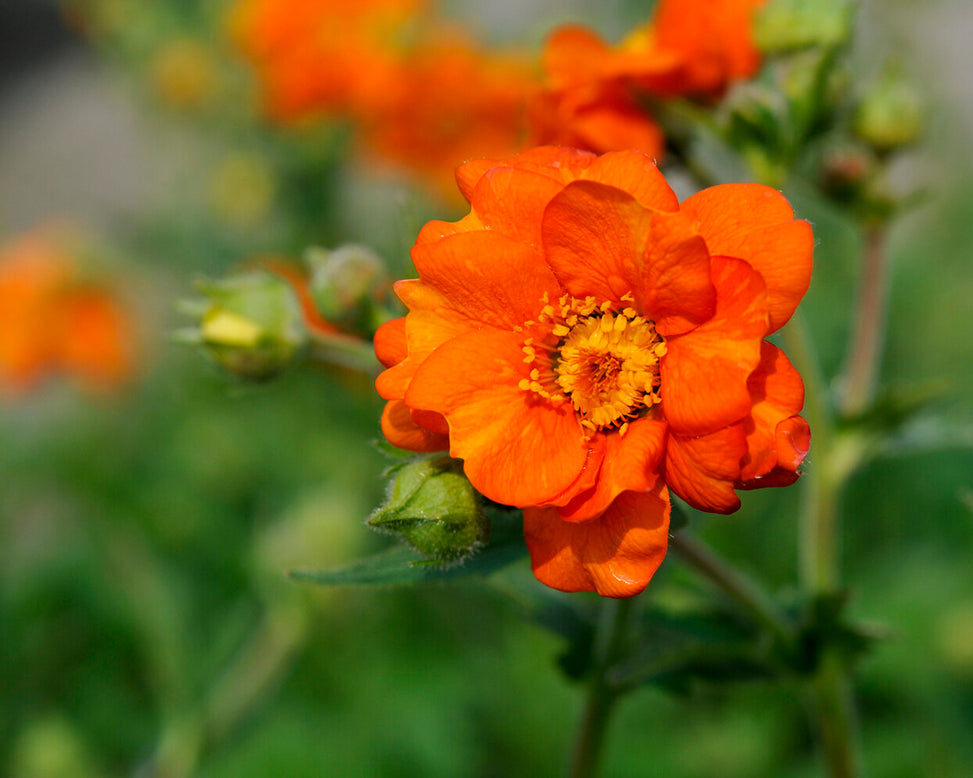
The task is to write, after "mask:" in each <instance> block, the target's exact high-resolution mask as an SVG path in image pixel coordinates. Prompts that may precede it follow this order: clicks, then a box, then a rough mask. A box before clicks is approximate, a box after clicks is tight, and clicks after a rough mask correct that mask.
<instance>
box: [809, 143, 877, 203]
mask: <svg viewBox="0 0 973 778" xmlns="http://www.w3.org/2000/svg"><path fill="white" fill-rule="evenodd" d="M875 168H876V160H875V155H874V153H873V152H872V151H871V149H869V148H867V147H864V146H863V145H862V144H860V143H859V144H852V143H842V144H838V145H834V146H831V147H829V148H827V149H826V150H825V151H824V155H823V157H822V159H821V174H820V184H821V188H822V189H823V190H824V191H825V192H826V193H827V194H828V195H830V196H831V197H833V198H834V199H836V200H838V201H840V202H848V201H853V200H855V199H856V198H857V197H858V196H859V195H860V194H861V193H862V192H863V190H864V189H865V187H866V186H867V185H868V183H869V182H870V181H871V180H872V178H873V176H874V175H875Z"/></svg>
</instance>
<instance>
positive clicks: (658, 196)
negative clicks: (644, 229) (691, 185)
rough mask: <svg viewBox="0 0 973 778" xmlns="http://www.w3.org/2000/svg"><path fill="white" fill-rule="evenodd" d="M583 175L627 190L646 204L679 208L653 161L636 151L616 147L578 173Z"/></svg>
mask: <svg viewBox="0 0 973 778" xmlns="http://www.w3.org/2000/svg"><path fill="white" fill-rule="evenodd" d="M581 178H582V179H587V180H589V181H597V182H599V183H601V184H608V185H610V186H614V187H616V188H618V189H621V190H622V191H625V192H628V193H629V194H630V195H632V197H634V198H635V199H636V200H638V201H639V203H640V204H641V205H642V206H643V207H645V208H651V209H653V210H657V211H678V210H679V199H678V198H677V197H676V193H675V192H673V191H672V189H671V188H670V186H669V184H668V182H667V181H666V179H665V177H664V176H663V175H662V173H660V172H659V168H658V167H657V166H656V164H655V161H654V160H653V159H652V158H651V157H649V156H647V155H646V154H643V153H641V152H638V151H615V152H611V153H608V154H604V155H602V156H600V157H598V158H597V159H596V160H595V161H594V162H592V163H591V167H589V168H588V169H587V170H585V171H584V172H583V173H582V174H581Z"/></svg>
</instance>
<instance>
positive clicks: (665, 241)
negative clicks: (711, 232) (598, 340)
mask: <svg viewBox="0 0 973 778" xmlns="http://www.w3.org/2000/svg"><path fill="white" fill-rule="evenodd" d="M639 271H640V276H639V279H638V281H637V285H636V288H635V290H634V291H635V300H636V304H637V308H638V310H639V312H641V313H645V314H647V315H648V316H649V317H651V318H652V319H653V320H654V321H655V324H656V328H657V329H658V331H659V333H660V334H661V335H663V336H665V337H669V336H672V335H678V334H680V333H683V332H687V331H688V330H690V329H692V328H693V327H696V326H697V325H699V324H700V323H702V322H704V321H706V320H707V319H710V318H711V317H712V316H713V313H714V311H715V309H716V287H715V286H714V285H713V278H712V268H711V262H710V255H709V252H708V251H707V250H706V243H705V242H704V241H703V239H702V238H700V237H699V236H698V235H696V234H695V232H693V231H692V229H691V228H690V225H689V222H688V221H687V220H686V218H685V217H684V216H682V214H669V213H655V214H653V215H652V219H651V224H650V229H649V237H648V241H647V243H646V246H645V251H644V253H643V254H642V261H641V263H640V266H639Z"/></svg>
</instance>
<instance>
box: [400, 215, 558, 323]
mask: <svg viewBox="0 0 973 778" xmlns="http://www.w3.org/2000/svg"><path fill="white" fill-rule="evenodd" d="M412 260H413V262H415V265H416V269H417V270H418V271H419V275H420V276H421V278H422V282H423V284H425V285H428V286H431V287H432V288H433V289H435V290H436V291H437V292H439V293H440V294H441V295H442V296H443V297H444V298H445V300H446V304H447V305H448V307H449V308H451V309H452V310H454V311H457V312H458V313H460V314H462V315H464V316H466V317H468V318H470V319H472V320H474V321H478V322H482V323H484V324H487V325H491V326H498V327H504V328H510V329H512V328H513V327H517V326H520V325H522V324H523V323H524V322H525V321H528V320H529V319H532V318H534V317H536V315H537V313H538V312H539V310H540V306H541V303H540V300H541V298H542V296H543V295H544V294H545V293H546V294H547V295H548V296H550V297H556V296H557V294H558V293H559V287H558V284H557V281H556V280H555V278H554V275H553V273H552V272H551V270H550V268H549V267H548V266H547V265H546V264H545V262H544V260H543V258H542V256H541V254H540V252H539V251H537V249H535V248H534V247H532V246H529V245H526V244H524V243H518V242H517V241H515V240H512V239H511V238H508V237H506V236H504V235H501V234H498V233H496V232H493V231H486V230H483V231H479V232H465V233H458V234H456V235H450V236H447V237H445V238H443V239H442V240H440V241H438V242H436V243H427V244H424V245H421V246H420V245H417V246H415V247H413V249H412Z"/></svg>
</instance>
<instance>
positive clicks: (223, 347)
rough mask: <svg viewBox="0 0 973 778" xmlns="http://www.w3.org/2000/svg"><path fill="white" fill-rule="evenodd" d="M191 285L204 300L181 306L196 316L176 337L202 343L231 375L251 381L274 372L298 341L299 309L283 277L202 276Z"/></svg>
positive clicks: (300, 336)
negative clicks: (196, 323) (195, 325)
mask: <svg viewBox="0 0 973 778" xmlns="http://www.w3.org/2000/svg"><path fill="white" fill-rule="evenodd" d="M196 286H197V288H198V289H199V291H200V292H202V293H203V295H205V299H204V300H201V301H194V302H191V303H188V304H185V305H183V310H184V311H185V312H186V313H189V314H190V315H193V316H196V317H198V318H199V327H198V329H188V330H183V331H182V332H181V333H179V335H178V337H179V339H180V340H182V341H184V342H190V343H195V344H198V345H201V346H202V347H203V348H204V349H205V351H206V352H207V353H208V354H209V356H211V357H212V358H213V359H214V360H215V361H216V362H217V364H219V365H220V366H221V367H222V368H224V369H225V370H227V371H229V372H231V373H233V374H234V375H238V376H241V377H242V378H249V379H254V380H262V379H267V378H270V377H272V376H274V375H277V374H278V373H280V372H281V370H283V369H284V368H285V367H286V366H287V365H288V364H289V363H290V361H291V359H292V358H293V357H294V354H295V352H296V351H297V349H298V348H299V347H300V346H301V345H303V343H304V340H305V337H306V336H305V330H304V328H303V325H302V319H301V312H300V308H299V306H298V302H297V299H296V298H295V296H294V293H293V291H292V289H291V287H290V286H289V285H288V284H287V282H286V281H284V280H283V279H282V278H279V277H278V276H276V275H274V274H272V273H265V272H250V273H244V274H241V275H238V276H233V277H230V278H226V279H221V280H217V281H214V280H208V279H207V280H201V281H198V282H197V284H196Z"/></svg>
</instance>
